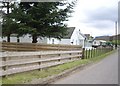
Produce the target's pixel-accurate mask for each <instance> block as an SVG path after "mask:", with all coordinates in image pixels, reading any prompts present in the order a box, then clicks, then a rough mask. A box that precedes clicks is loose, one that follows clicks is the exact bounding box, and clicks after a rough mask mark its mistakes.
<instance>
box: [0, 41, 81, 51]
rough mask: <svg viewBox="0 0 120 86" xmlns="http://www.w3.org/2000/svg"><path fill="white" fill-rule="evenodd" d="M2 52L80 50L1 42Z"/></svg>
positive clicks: (78, 48)
mask: <svg viewBox="0 0 120 86" xmlns="http://www.w3.org/2000/svg"><path fill="white" fill-rule="evenodd" d="M1 44H2V45H1V46H2V50H3V51H48V50H49V51H50V50H52V51H53V50H54V51H56V50H59V51H62V50H63V51H70V50H72V51H73V50H81V49H82V48H81V46H79V45H60V44H40V43H15V42H12V43H8V42H2V43H1Z"/></svg>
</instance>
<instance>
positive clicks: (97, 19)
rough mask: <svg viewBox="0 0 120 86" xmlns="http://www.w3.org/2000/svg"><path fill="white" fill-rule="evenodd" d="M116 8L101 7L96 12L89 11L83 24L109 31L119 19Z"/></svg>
mask: <svg viewBox="0 0 120 86" xmlns="http://www.w3.org/2000/svg"><path fill="white" fill-rule="evenodd" d="M117 14H118V13H117V9H116V8H112V7H111V8H105V7H101V8H98V9H95V10H89V11H87V12H86V13H85V15H86V17H87V18H86V19H85V20H83V23H86V25H88V26H92V27H96V29H107V28H108V29H109V28H110V27H112V26H113V25H114V22H115V21H116V20H117V19H118V15H117Z"/></svg>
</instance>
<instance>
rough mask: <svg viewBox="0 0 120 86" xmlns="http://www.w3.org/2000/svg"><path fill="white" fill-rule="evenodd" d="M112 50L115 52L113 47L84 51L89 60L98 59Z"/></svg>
mask: <svg viewBox="0 0 120 86" xmlns="http://www.w3.org/2000/svg"><path fill="white" fill-rule="evenodd" d="M112 50H113V48H112V47H101V48H95V49H88V50H87V49H86V50H84V58H85V59H89V58H93V57H97V56H100V55H102V54H105V53H107V52H110V51H112Z"/></svg>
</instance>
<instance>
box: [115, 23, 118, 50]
mask: <svg viewBox="0 0 120 86" xmlns="http://www.w3.org/2000/svg"><path fill="white" fill-rule="evenodd" d="M117 40H118V39H117V21H116V22H115V49H117Z"/></svg>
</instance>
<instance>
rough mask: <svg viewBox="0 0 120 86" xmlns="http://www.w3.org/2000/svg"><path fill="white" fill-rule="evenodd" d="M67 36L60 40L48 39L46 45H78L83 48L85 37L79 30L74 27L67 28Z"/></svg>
mask: <svg viewBox="0 0 120 86" xmlns="http://www.w3.org/2000/svg"><path fill="white" fill-rule="evenodd" d="M67 32H68V34H67V35H66V36H64V37H63V38H62V39H61V40H58V39H56V38H50V39H48V42H47V43H48V44H68V45H80V46H83V47H84V44H85V39H86V36H85V35H83V34H82V33H81V32H80V30H79V29H77V28H75V27H69V29H68V30H67Z"/></svg>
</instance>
